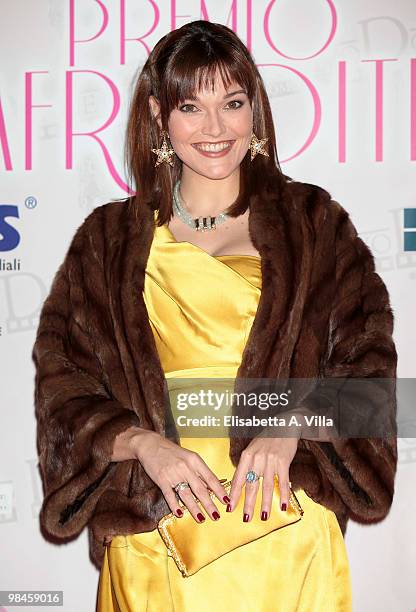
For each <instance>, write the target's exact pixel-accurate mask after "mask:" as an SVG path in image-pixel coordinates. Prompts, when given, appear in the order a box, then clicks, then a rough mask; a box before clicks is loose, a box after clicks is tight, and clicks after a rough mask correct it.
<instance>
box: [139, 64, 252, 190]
mask: <svg viewBox="0 0 416 612" xmlns="http://www.w3.org/2000/svg"><path fill="white" fill-rule="evenodd" d="M149 104H150V106H151V109H152V112H153V115H154V116H156V115H157V114H158V112H159V104H158V102H157V100H156V98H154V97H153V96H150V98H149ZM157 121H158V124H159V127H161V121H160V118H158V119H157ZM252 127H253V112H252V108H251V105H250V101H249V98H248V96H247V94H246V92H245V91H244V89H243V88H242V87H241V86H240V85H239V84H238V83H236V82H231V84H230V85H229V87H228V89H225V88H224V84H223V82H222V79H221V77H220V76H219V74H218V73H217V75H216V79H215V88H214V91H211V89H209V90H201V91H200V92H198V94H197V98H196V99H195V100H193V99H186V100H184V101H183V102H182V103H181V104H180V105H179V106H178V108H175V109H173V110H172V112H171V114H170V117H169V121H168V131H169V138H170V141H171V143H172V147H173V148H174V150H175V153H176V155H177V156H178V157H179V158H180V159H181V161H182V162H183V168H182V171H183V172H184V171H185V172H186V171H191V172H195V173H197V174H200V175H202V176H205V177H206V178H210V179H222V178H226V177H228V176H230V175H231V174H232V173H233V172H235V171H238V170H239V166H240V164H241V162H242V160H243V158H244V156H245V155H246V153H247V150H248V148H249V145H250V141H251V133H252ZM223 147H225V148H223Z"/></svg>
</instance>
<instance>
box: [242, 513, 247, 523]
mask: <svg viewBox="0 0 416 612" xmlns="http://www.w3.org/2000/svg"><path fill="white" fill-rule="evenodd" d="M243 521H244V522H245V523H248V514H244V516H243Z"/></svg>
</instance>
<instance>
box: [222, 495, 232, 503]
mask: <svg viewBox="0 0 416 612" xmlns="http://www.w3.org/2000/svg"><path fill="white" fill-rule="evenodd" d="M223 500H224V501H225V503H227V504H228V503H230V501H231V500H230V498H229V497H228V495H224V497H223Z"/></svg>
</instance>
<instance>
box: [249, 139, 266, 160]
mask: <svg viewBox="0 0 416 612" xmlns="http://www.w3.org/2000/svg"><path fill="white" fill-rule="evenodd" d="M268 140H269V139H268V138H263V139H262V140H259V139H258V138H257V136H256V135H255V133H254V132H253V133H252V135H251V142H250V149H251V160H250V161H253V159H254V158H255V157H256V155H257V153H260V154H261V155H266V157H269V154H268V153H267V151H266V149H265V148H264V145H265V144H266V142H267V141H268Z"/></svg>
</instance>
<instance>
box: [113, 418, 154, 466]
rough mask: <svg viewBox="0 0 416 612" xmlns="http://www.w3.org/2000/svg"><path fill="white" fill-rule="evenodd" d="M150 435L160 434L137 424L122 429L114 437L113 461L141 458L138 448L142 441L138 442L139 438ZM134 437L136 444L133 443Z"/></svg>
mask: <svg viewBox="0 0 416 612" xmlns="http://www.w3.org/2000/svg"><path fill="white" fill-rule="evenodd" d="M148 435H156V436H158V435H159V434H158V433H157V432H155V431H152V430H150V429H144V428H143V427H136V426H135V425H132V426H131V427H129V428H128V429H126V430H125V431H122V432H121V433H120V434H118V436H116V438H115V439H114V445H113V454H112V457H111V461H127V460H129V459H139V453H138V450H137V449H138V447H139V446H140V441H139V442H138V438H139V439H140V438H142V437H144V436H148ZM133 439H134V444H133V443H132V442H133Z"/></svg>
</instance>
